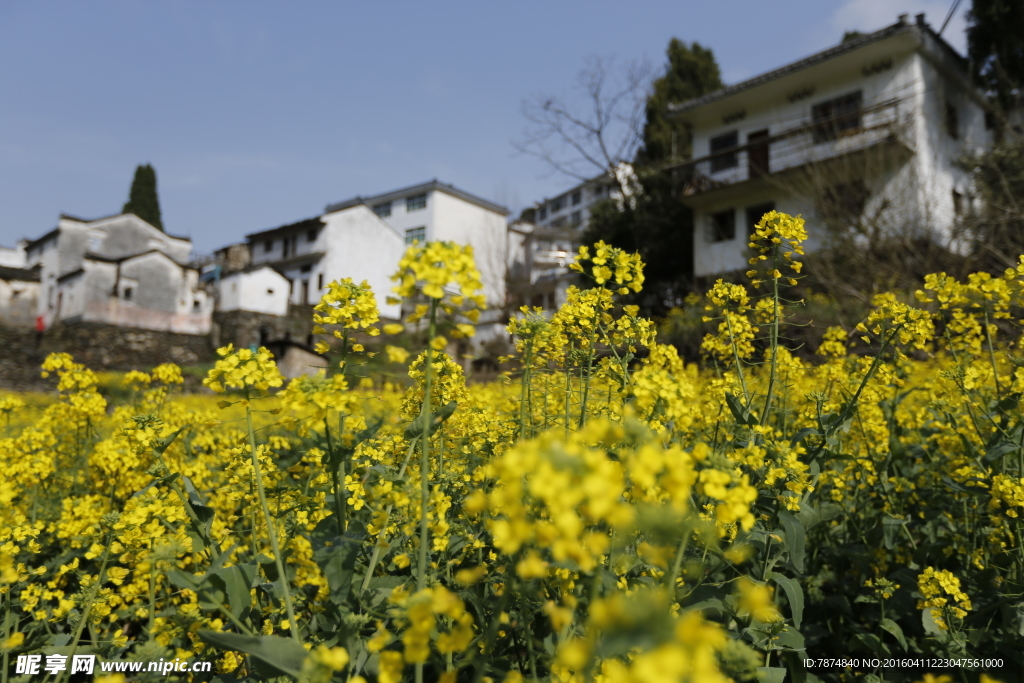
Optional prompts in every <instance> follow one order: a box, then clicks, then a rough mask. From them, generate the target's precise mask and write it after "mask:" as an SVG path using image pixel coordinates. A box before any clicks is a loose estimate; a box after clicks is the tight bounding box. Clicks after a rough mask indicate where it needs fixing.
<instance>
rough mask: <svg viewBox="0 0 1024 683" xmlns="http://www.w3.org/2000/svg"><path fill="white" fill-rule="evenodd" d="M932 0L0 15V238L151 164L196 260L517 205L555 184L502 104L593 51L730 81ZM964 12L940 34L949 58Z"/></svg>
mask: <svg viewBox="0 0 1024 683" xmlns="http://www.w3.org/2000/svg"><path fill="white" fill-rule="evenodd" d="M950 4H951V1H950V2H947V0H941V1H940V0H788V1H786V2H783V3H779V2H773V3H769V2H766V1H765V0H757V1H755V0H719V1H718V2H706V1H704V2H693V1H691V0H686V1H682V2H680V1H678V0H677V1H676V2H660V1H656V2H637V3H622V2H604V1H602V0H592V1H590V2H531V1H524V0H520V1H519V2H514V3H512V2H507V3H488V2H473V3H470V2H436V3H425V2H417V3H407V2H391V3H354V2H349V3H343V2H289V3H280V2H277V3H272V2H245V3H243V2H229V1H222V2H217V3H210V2H188V1H179V2H141V1H133V2H128V1H104V0H96V1H92V2H88V3H80V2H56V1H54V2H46V3H41V2H22V1H18V0H7V1H5V2H2V3H0V244H3V245H6V246H11V245H13V243H14V242H15V241H17V240H18V239H19V238H21V237H37V236H39V235H41V234H43V233H44V232H45V231H47V230H49V229H51V228H52V227H53V226H54V224H55V223H56V220H57V216H58V214H60V213H61V212H64V213H69V214H72V215H76V216H82V217H86V218H91V217H99V216H105V215H109V214H113V213H117V212H119V211H120V209H121V206H122V204H123V203H124V202H125V200H126V199H127V195H128V188H129V185H130V183H131V178H132V174H133V172H134V169H135V166H136V164H139V163H147V162H148V163H151V164H153V166H154V167H155V168H156V171H157V176H158V182H159V192H160V202H161V206H162V209H163V218H164V223H165V225H166V226H167V229H168V232H170V233H172V234H181V235H188V236H191V237H192V238H193V240H194V241H195V245H196V250H197V251H199V252H204V253H208V252H211V251H212V250H214V249H216V248H217V247H220V246H223V245H225V244H228V243H231V242H235V241H239V240H241V238H242V236H243V235H244V234H245V233H247V232H253V231H255V230H260V229H264V228H268V227H273V226H276V225H280V224H282V223H287V222H292V221H295V220H299V219H302V218H306V217H309V216H312V215H316V214H317V213H318V212H320V211H322V210H323V208H324V206H325V205H326V204H328V203H330V202H334V201H340V200H343V199H347V198H350V197H353V196H355V195H359V194H362V195H370V194H376V193H380V192H386V191H389V190H392V189H396V188H399V187H402V186H405V185H412V184H415V183H419V182H422V181H425V180H429V179H431V178H438V179H439V180H442V181H444V182H448V183H452V184H454V185H456V186H458V187H460V188H462V189H465V190H467V191H469V192H473V193H475V194H478V195H481V196H483V197H486V198H489V199H492V200H494V201H497V202H500V203H503V204H505V205H507V206H509V207H510V208H513V209H519V208H522V207H523V206H526V205H528V204H530V203H532V202H533V201H535V200H537V199H540V198H542V197H544V196H551V195H553V194H555V193H557V192H559V191H560V190H562V189H564V188H566V187H568V186H569V185H571V184H572V181H570V180H568V179H566V178H563V177H559V176H557V175H552V174H551V173H550V172H549V170H548V169H547V167H545V166H544V164H543V163H542V162H540V161H539V160H536V159H533V158H531V157H524V156H521V155H518V154H517V153H516V152H515V150H514V148H513V146H512V144H511V141H512V140H515V139H517V138H520V137H521V136H522V133H523V129H524V123H525V122H524V120H523V118H522V115H521V112H520V103H521V101H522V100H523V99H524V98H528V97H529V96H531V95H533V94H537V93H548V94H559V95H563V94H567V93H569V94H570V96H571V91H570V86H571V85H572V83H573V80H574V78H575V77H576V74H577V73H578V72H579V70H580V69H581V67H582V66H583V62H584V59H585V58H586V57H588V56H592V55H600V56H610V55H614V56H615V57H616V58H617V59H618V60H619V62H626V61H629V60H635V59H643V58H647V59H648V60H650V61H651V62H653V63H654V64H656V65H657V66H658V68H659V69H660V68H661V67H662V64H663V63H664V50H665V47H666V45H667V44H668V41H669V39H671V38H672V37H673V36H675V37H678V38H680V39H682V40H685V41H688V42H689V41H694V40H696V41H698V42H700V43H702V44H703V45H705V46H707V47H710V48H712V49H713V50H714V52H715V56H716V58H717V60H718V63H719V64H720V66H721V68H722V72H723V77H724V79H725V81H726V82H727V83H733V82H736V81H739V80H743V79H745V78H749V77H751V76H754V75H756V74H758V73H761V72H763V71H766V70H769V69H772V68H774V67H777V66H781V65H783V64H786V63H788V62H790V61H793V60H795V59H798V58H800V57H803V56H806V55H808V54H811V53H813V52H816V51H818V50H820V49H823V48H825V47H828V46H829V45H831V44H834V43H836V42H838V40H839V38H840V37H841V35H842V32H843V31H844V30H845V29H860V30H874V29H877V28H881V27H882V26H885V25H888V24H890V23H892V22H893V21H895V19H896V15H897V14H899V13H901V12H909V13H910V14H912V15H913V14H915V13H917V12H922V11H924V12H926V13H927V17H928V20H929V22H930V23H932V25H933V26H935V27H938V26H939V25H941V23H942V20H943V19H944V18H945V16H946V13H947V12H948V10H949V7H950ZM968 7H969V2H964V3H962V6H961V8H960V9H959V11H958V16H956V17H954V19H953V20H952V21H951V22H950V25H949V27H948V28H947V29H946V31H945V33H944V34H943V35H944V37H946V38H947V40H949V41H950V42H951V43H952V44H953V45H954V46H955V47H958V48H959V49H961V51H962V50H963V48H964V38H963V28H964V25H965V24H964V19H963V14H964V12H965V11H966V9H967V8H968Z"/></svg>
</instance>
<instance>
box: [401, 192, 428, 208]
mask: <svg viewBox="0 0 1024 683" xmlns="http://www.w3.org/2000/svg"><path fill="white" fill-rule="evenodd" d="M425 208H427V195H425V194H418V195H414V196H412V197H406V198H405V210H406V211H419V210H420V209H425Z"/></svg>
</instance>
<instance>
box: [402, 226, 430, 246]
mask: <svg viewBox="0 0 1024 683" xmlns="http://www.w3.org/2000/svg"><path fill="white" fill-rule="evenodd" d="M426 241H427V227H426V226H425V225H421V226H420V227H418V228H409V229H408V230H406V231H405V243H406V244H412V243H413V242H419V243H420V244H422V243H423V242H426Z"/></svg>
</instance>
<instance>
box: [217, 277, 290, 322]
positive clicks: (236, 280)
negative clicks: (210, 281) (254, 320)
mask: <svg viewBox="0 0 1024 683" xmlns="http://www.w3.org/2000/svg"><path fill="white" fill-rule="evenodd" d="M218 308H219V310H221V311H254V312H256V313H267V314H270V315H286V314H287V313H288V280H287V279H285V278H284V276H282V275H281V274H280V273H278V272H277V271H275V270H274V269H273V268H271V267H270V266H265V267H263V268H260V269H258V270H252V271H248V272H240V273H232V274H231V275H227V276H225V277H224V278H222V279H221V281H220V301H219V303H218Z"/></svg>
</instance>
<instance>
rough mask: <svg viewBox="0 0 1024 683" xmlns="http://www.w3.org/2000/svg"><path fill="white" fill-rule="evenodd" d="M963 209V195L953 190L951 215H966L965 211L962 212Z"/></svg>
mask: <svg viewBox="0 0 1024 683" xmlns="http://www.w3.org/2000/svg"><path fill="white" fill-rule="evenodd" d="M964 207H965V203H964V196H963V194H961V193H960V192H957V191H956V190H953V215H955V216H963V215H964V213H966V211H964Z"/></svg>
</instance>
